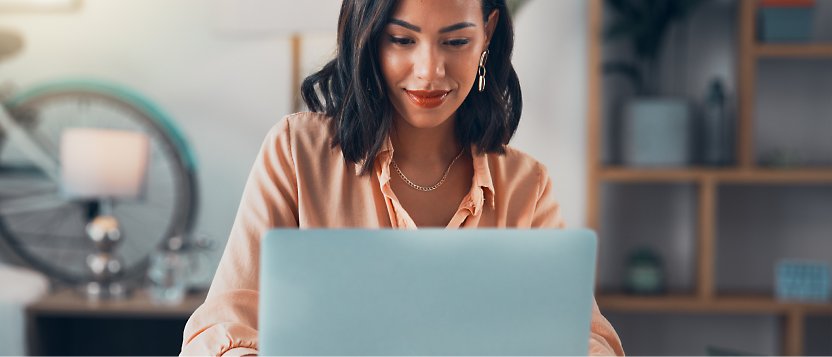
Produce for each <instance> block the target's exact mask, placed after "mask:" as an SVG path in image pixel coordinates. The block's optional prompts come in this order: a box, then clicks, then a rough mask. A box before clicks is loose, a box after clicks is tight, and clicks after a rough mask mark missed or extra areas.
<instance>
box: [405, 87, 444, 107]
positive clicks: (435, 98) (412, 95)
mask: <svg viewBox="0 0 832 357" xmlns="http://www.w3.org/2000/svg"><path fill="white" fill-rule="evenodd" d="M404 91H405V93H407V97H408V98H409V99H410V101H411V102H413V104H416V105H417V106H420V107H422V108H428V109H430V108H436V107H438V106H440V105H442V103H444V102H445V98H447V97H448V94H449V93H451V91H449V90H407V89H405V90H404Z"/></svg>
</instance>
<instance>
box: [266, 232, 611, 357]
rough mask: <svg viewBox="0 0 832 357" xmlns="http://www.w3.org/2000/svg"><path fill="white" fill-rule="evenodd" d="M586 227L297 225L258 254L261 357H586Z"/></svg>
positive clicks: (590, 245) (269, 237)
mask: <svg viewBox="0 0 832 357" xmlns="http://www.w3.org/2000/svg"><path fill="white" fill-rule="evenodd" d="M596 244H597V243H596V238H595V234H594V233H593V232H592V231H589V230H550V229H535V230H511V229H502V230H497V229H477V230H444V229H422V230H357V229H349V230H297V229H277V230H272V231H269V232H268V233H266V234H265V235H264V237H263V240H262V247H261V270H260V300H259V304H260V305H259V352H260V354H261V355H423V356H428V355H481V356H485V355H586V354H587V352H588V351H587V349H588V344H589V331H590V319H591V309H592V296H593V295H592V294H593V286H594V278H595V256H596Z"/></svg>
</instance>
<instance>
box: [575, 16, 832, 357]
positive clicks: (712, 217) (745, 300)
mask: <svg viewBox="0 0 832 357" xmlns="http://www.w3.org/2000/svg"><path fill="white" fill-rule="evenodd" d="M738 6H739V19H738V23H739V30H738V35H739V39H738V42H737V44H738V46H739V51H738V53H737V65H738V68H737V94H738V98H737V99H738V103H737V105H738V107H737V110H738V113H737V114H738V115H737V133H738V135H737V155H736V157H737V164H736V165H735V166H732V167H727V168H712V167H690V168H678V169H640V168H627V167H609V166H605V165H604V163H603V162H602V156H601V148H602V140H603V124H602V123H603V120H602V117H601V116H602V113H601V105H602V103H603V101H602V98H601V93H603V90H602V74H601V70H600V68H601V63H602V59H603V55H602V45H601V39H602V33H603V29H602V26H603V12H604V9H603V0H591V2H590V4H589V13H590V18H589V26H590V28H589V33H590V39H591V40H590V44H589V66H590V68H593V69H594V70H591V71H590V73H589V108H588V126H587V128H588V133H589V138H588V141H587V145H588V146H587V152H588V155H589V162H588V165H587V166H588V179H589V185H588V192H587V197H588V199H587V221H588V224H589V225H590V226H591V227H592V228H594V229H596V230H599V228H600V225H601V223H600V222H601V217H600V216H601V208H602V197H601V193H602V189H601V188H602V186H603V185H605V184H608V183H637V184H644V183H657V184H668V183H669V184H678V183H682V184H693V185H695V187H696V188H697V196H696V197H697V198H696V205H697V208H696V211H695V212H696V214H697V217H696V218H695V222H696V228H697V232H696V247H697V248H696V251H695V252H692V254H695V255H696V259H695V262H696V263H695V264H696V267H695V272H696V277H695V279H694V280H695V288H694V289H693V291H692V292H691V293H690V294H686V295H663V296H655V297H642V296H633V295H622V294H604V291H603V290H602V291H600V293H599V295H598V296H597V301H598V304H599V306H600V307H601V309H602V310H604V311H614V312H624V313H634V314H639V313H648V314H655V313H669V314H699V313H706V314H717V315H719V314H726V315H729V314H732V315H749V314H750V315H767V316H779V317H782V321H783V326H782V331H783V336H782V341H781V346H782V349H783V350H782V351H781V353H782V354H784V355H802V354H803V352H804V346H803V344H804V339H805V331H804V330H805V320H806V318H807V317H809V316H818V315H820V316H825V315H830V316H832V304H821V303H819V304H802V303H789V302H782V301H777V300H776V299H775V298H774V297H773V296H772V295H773V294H768V295H725V294H720V293H717V291H716V283H715V279H716V276H715V274H716V271H715V270H716V268H715V267H716V261H715V259H716V253H717V252H716V249H717V246H716V243H717V239H718V237H717V230H716V223H717V222H716V221H717V203H718V198H719V197H718V194H719V190H718V188H719V187H720V185H723V184H731V185H746V184H747V185H803V184H813V185H816V184H822V185H825V184H829V185H832V168H799V169H798V168H795V169H780V168H768V167H763V166H759V165H758V164H757V162H756V158H755V146H754V117H755V113H754V106H755V98H756V85H757V83H756V82H757V77H756V76H757V65H758V61H760V60H763V59H771V58H789V59H818V58H821V59H824V58H828V59H830V60H832V44H788V45H780V44H763V43H760V42H759V41H758V40H757V38H756V31H755V29H756V27H757V23H756V14H757V10H758V6H759V0H739V4H738ZM601 240H602V243H601V244H603V240H604V237H601Z"/></svg>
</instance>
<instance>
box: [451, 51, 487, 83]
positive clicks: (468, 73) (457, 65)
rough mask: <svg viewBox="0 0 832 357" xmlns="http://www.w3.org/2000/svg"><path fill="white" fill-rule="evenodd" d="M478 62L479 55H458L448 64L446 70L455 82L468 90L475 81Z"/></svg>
mask: <svg viewBox="0 0 832 357" xmlns="http://www.w3.org/2000/svg"><path fill="white" fill-rule="evenodd" d="M479 61H480V55H479V54H474V53H473V52H471V53H465V54H464V55H463V54H460V56H458V57H457V58H456V59H455V60H454V61H451V62H450V63H449V64H448V69H449V72H451V73H453V76H454V78H456V80H457V82H459V84H460V85H461V86H465V88H466V89H468V88H470V87H471V85H473V83H474V80H475V79H476V76H477V66H478V64H479Z"/></svg>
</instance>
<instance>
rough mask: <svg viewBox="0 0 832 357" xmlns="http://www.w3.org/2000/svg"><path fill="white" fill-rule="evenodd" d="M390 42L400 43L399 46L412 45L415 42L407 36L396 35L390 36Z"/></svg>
mask: <svg viewBox="0 0 832 357" xmlns="http://www.w3.org/2000/svg"><path fill="white" fill-rule="evenodd" d="M390 42H392V43H394V44H396V45H400V46H407V45H412V44H413V43H415V42H414V41H413V40H411V39H409V38H407V37H397V36H390Z"/></svg>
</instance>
